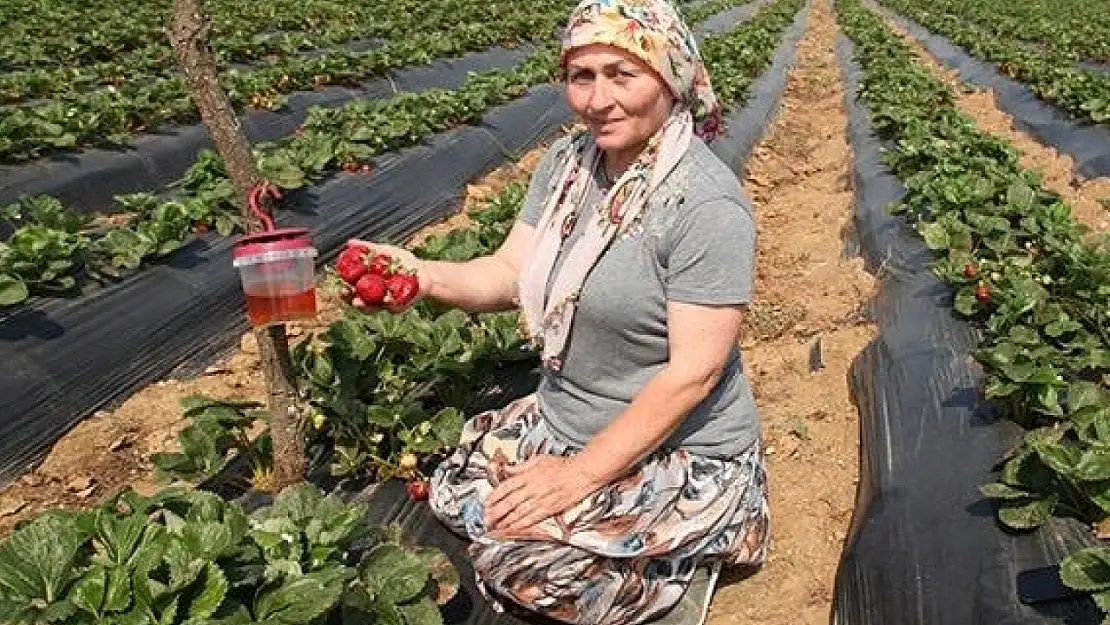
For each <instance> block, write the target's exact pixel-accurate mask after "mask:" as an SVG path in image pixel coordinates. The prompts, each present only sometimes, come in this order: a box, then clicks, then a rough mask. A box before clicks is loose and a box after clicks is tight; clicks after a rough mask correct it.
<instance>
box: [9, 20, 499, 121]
mask: <svg viewBox="0 0 1110 625" xmlns="http://www.w3.org/2000/svg"><path fill="white" fill-rule="evenodd" d="M312 8H313V7H311V6H309V7H306V8H304V9H303V12H302V13H301V15H302V17H303V19H305V21H306V22H307V23H313V24H316V26H314V27H313V28H312V29H311V30H310V31H299V30H295V31H274V32H268V33H258V32H255V31H254V30H253V28H257V26H254V27H253V28H244V26H243V25H241V24H240V25H236V26H235V27H234V28H231V29H229V28H227V26H228V25H227V24H226V23H225V22H223V21H221V20H220V19H219V18H220V16H219V15H216V16H214V26H213V34H212V51H213V54H214V56H215V58H216V62H217V65H218V66H219V67H220V68H221V69H227V68H228V66H229V65H231V64H233V63H247V62H254V61H260V60H263V59H265V60H266V62H267V63H268V64H275V63H277V62H278V61H282V60H295V59H296V58H297V57H298V56H299V55H300V54H301V53H303V52H306V51H310V50H312V51H316V52H314V54H313V56H321V55H328V54H329V51H328V50H326V49H322V48H329V47H337V48H339V49H340V50H339V52H342V49H343V48H356V47H359V46H361V47H373V46H380V45H385V44H387V43H392V44H393V45H392V48H393V49H394V50H395V54H399V53H400V52H401V51H402V50H403V48H398V44H399V43H401V42H400V41H391V38H392V37H394V36H395V35H396V34H397V33H401V32H403V33H405V36H406V37H411V36H413V35H431V34H435V33H440V32H442V33H444V34H445V36H449V37H451V36H454V37H455V38H459V37H458V36H457V35H452V33H454V32H455V31H458V30H459V27H460V25H464V24H469V25H471V28H477V27H478V25H480V24H484V23H488V22H494V21H497V19H500V18H501V17H503V16H512V15H514V14H516V13H519V7H518V6H514V5H508V4H506V3H504V2H500V3H498V2H494V3H473V2H471V3H459V2H448V1H445V0H432V1H431V2H423V3H418V2H415V1H414V0H406V1H404V2H399V3H396V4H391V5H389V6H388V7H382V8H381V9H378V10H374V11H370V10H369V9H368V8H364V7H356V9H357V10H351V11H350V12H348V14H346V15H343V16H337V17H334V18H331V19H325V18H321V17H318V16H316V15H315V14H313V12H312ZM286 10H288V8H286ZM165 20H166V21H165V23H163V24H159V29H161V28H164V27H165V26H167V25H168V24H169V21H168V20H169V15H168V13H167V15H166V16H165ZM278 23H279V24H280V23H281V21H280V20H279V21H278ZM402 24H403V27H402V26H401V25H402ZM221 25H222V26H225V28H221ZM462 38H464V39H465V37H462ZM48 40H49V39H48ZM354 51H355V50H353V49H352V50H350V52H354ZM335 53H336V51H331V54H335ZM176 73H177V67H176V63H175V59H174V55H173V51H172V49H171V48H170V45H169V41H168V39H167V38H166V37H165V35H164V33H163V34H160V37H159V38H158V39H157V40H156V42H153V43H151V44H149V45H146V46H144V47H142V48H139V49H136V50H132V51H130V52H126V53H120V54H116V55H113V56H111V57H109V58H106V59H105V60H102V61H96V62H89V63H74V64H69V65H60V66H57V67H49V68H33V69H24V70H14V71H8V72H5V73H2V74H0V104H11V103H17V102H23V101H26V100H31V99H42V98H54V97H61V96H65V95H72V94H74V93H79V92H87V91H91V90H95V89H105V88H108V87H109V86H110V87H111V88H113V89H120V88H123V87H125V86H144V85H147V86H148V85H150V84H151V83H153V82H154V79H156V78H167V77H170V76H172V75H174V74H176Z"/></svg>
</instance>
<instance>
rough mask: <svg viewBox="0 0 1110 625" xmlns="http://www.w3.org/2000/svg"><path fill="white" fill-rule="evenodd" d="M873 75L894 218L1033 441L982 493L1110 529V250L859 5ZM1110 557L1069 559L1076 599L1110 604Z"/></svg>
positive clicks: (849, 18) (1031, 524) (856, 26)
mask: <svg viewBox="0 0 1110 625" xmlns="http://www.w3.org/2000/svg"><path fill="white" fill-rule="evenodd" d="M837 11H838V15H839V20H840V22H841V24H842V25H843V27H844V30H845V32H846V33H847V34H848V36H849V37H851V38H852V40H853V41H854V42H855V44H856V53H857V58H858V60H859V62H860V64H861V66H862V67H863V69H864V76H863V80H862V83H861V88H860V90H859V93H858V97H859V98H860V99H861V100H862V101H864V102H865V103H866V105H867V106H868V108H869V109H870V111H871V116H872V120H873V125H874V128H875V131H876V132H877V133H878V134H879V135H880V136H881V137H882V138H883V139H885V140H887V141H889V142H890V144H891V146H892V147H891V148H890V149H888V150H887V151H886V153H885V158H886V162H887V164H888V165H889V167H890V169H891V171H892V173H894V175H895V176H897V177H898V178H899V179H901V181H902V183H903V186H904V187H905V189H906V195H905V197H904V198H903V199H902V201H901V202H899V203H898V205H897V206H896V207H895V210H896V211H897V212H900V213H901V214H904V215H905V216H906V217H907V219H908V221H909V222H910V223H911V224H912V225H913V226H914V227H915V228H916V229H917V231H918V232H919V233H920V234H921V236H922V238H923V239H924V241H925V244H926V245H927V246H928V247H929V248H930V249H931V250H933V251H934V253H935V254H936V256H937V261H936V263H935V265H934V269H935V271H936V273H937V274H938V275H939V276H940V277H941V278H942V279H943V280H944V281H946V282H947V283H949V284H950V285H952V287H953V289H954V297H953V307H954V310H955V312H956V314H958V315H960V316H962V317H965V318H967V319H969V320H970V321H972V322H974V323H976V324H977V326H978V327H979V328H980V330H981V335H982V341H981V345H980V346H979V349H978V350H977V351H976V353H975V356H976V359H977V360H978V361H979V362H980V363H981V364H982V366H983V369H984V373H985V379H984V386H983V393H984V395H985V397H986V398H987V399H989V400H991V401H993V402H994V403H996V404H997V405H998V406H999V407H1000V408H1002V409H1003V410H1004V412H1005V414H1006V415H1007V416H1008V417H1010V418H1012V419H1013V420H1015V421H1016V422H1018V423H1019V424H1021V425H1023V426H1025V427H1026V428H1027V432H1026V434H1025V436H1024V438H1023V440H1022V442H1021V444H1020V445H1018V446H1016V447H1015V448H1014V449H1013V450H1012V451H1011V452H1010V453H1008V454H1007V455H1006V456H1005V457H1003V458H1002V459H1001V461H1000V463H999V470H1000V471H999V476H998V481H997V482H995V483H991V484H987V485H984V486H983V487H982V492H983V494H984V495H985V496H987V497H989V498H992V499H994V500H996V501H998V504H999V513H998V515H999V519H1000V521H1001V522H1002V523H1003V524H1005V525H1006V526H1008V527H1011V528H1014V529H1020V530H1028V529H1033V528H1036V527H1038V526H1040V525H1042V524H1043V523H1044V522H1046V521H1047V520H1048V519H1049V518H1051V517H1052V516H1053V515H1054V514H1061V515H1068V516H1073V517H1075V518H1079V519H1083V520H1086V521H1089V522H1091V523H1095V524H1098V525H1099V526H1103V525H1104V524H1105V523H1107V522H1108V520H1110V455H1107V454H1106V453H1105V449H1106V448H1107V446H1108V445H1110V429H1108V428H1107V425H1106V424H1107V423H1110V421H1107V418H1108V417H1110V333H1108V331H1107V328H1110V304H1108V302H1110V246H1108V245H1107V241H1106V239H1105V238H1104V237H1103V238H1090V237H1088V233H1087V231H1086V229H1085V228H1084V227H1082V226H1081V225H1079V224H1077V223H1076V222H1075V221H1074V220H1073V219H1072V217H1071V212H1070V207H1069V206H1068V205H1067V204H1066V203H1065V202H1064V201H1063V200H1062V199H1061V198H1060V197H1058V196H1057V195H1056V194H1054V193H1052V192H1050V191H1048V190H1046V189H1044V188H1043V187H1042V186H1041V184H1040V180H1039V178H1038V176H1037V175H1036V174H1034V173H1032V172H1029V171H1025V170H1023V169H1022V168H1021V166H1020V164H1019V162H1018V157H1017V153H1016V151H1015V150H1014V149H1013V147H1012V146H1010V145H1008V144H1006V143H1005V142H1003V141H1001V140H999V139H997V138H995V137H992V136H990V135H988V134H986V133H983V132H981V131H980V130H978V129H977V128H976V127H975V125H974V123H973V122H972V120H971V119H970V118H968V117H967V116H965V115H963V114H962V113H961V112H960V111H959V110H957V108H956V107H955V105H954V100H953V95H952V93H951V91H950V90H949V89H948V88H947V87H946V86H945V85H944V84H943V83H942V82H941V81H940V80H939V79H938V78H937V77H935V76H933V75H932V74H930V73H929V71H928V70H926V69H925V68H924V67H922V66H921V65H920V64H918V63H917V61H916V58H915V56H914V54H913V52H912V51H911V50H910V49H909V48H908V47H907V45H906V44H905V43H904V42H903V41H902V40H901V39H900V38H899V37H898V36H897V35H895V34H894V33H893V32H891V31H890V29H889V28H887V26H886V25H885V24H884V23H883V20H882V18H880V17H879V16H878V15H876V14H875V13H873V12H872V11H870V10H867V9H866V8H864V7H863V6H861V4H860V3H859V1H858V0H840V1H839V2H838V3H837ZM1108 561H1110V549H1107V548H1105V547H1098V548H1096V549H1094V550H1084V551H1081V552H1079V553H1077V554H1074V555H1073V556H1070V557H1069V558H1067V559H1065V561H1064V562H1063V564H1062V576H1063V579H1064V581H1065V582H1066V583H1068V584H1069V585H1072V586H1073V587H1074V588H1077V589H1080V590H1084V591H1089V592H1097V593H1100V594H1098V595H1096V600H1097V601H1098V602H1099V603H1100V605H1102V606H1104V607H1110V602H1108V601H1107V599H1108V598H1110V594H1106V590H1107V589H1108V588H1110V586H1107V585H1105V584H1104V583H1103V582H1102V580H1106V579H1110V566H1108V565H1107V564H1106V563H1107V562H1108Z"/></svg>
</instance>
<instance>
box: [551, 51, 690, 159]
mask: <svg viewBox="0 0 1110 625" xmlns="http://www.w3.org/2000/svg"><path fill="white" fill-rule="evenodd" d="M567 99H568V100H569V101H570V107H571V109H572V110H573V111H574V112H575V113H577V114H578V116H579V117H580V118H581V119H582V121H583V122H584V123H585V124H586V126H587V127H588V128H589V130H590V132H591V133H592V134H593V136H594V140H595V142H596V143H597V146H598V147H599V148H601V149H602V150H604V151H605V152H606V153H608V154H609V155H610V156H618V157H620V156H625V157H627V156H631V157H633V158H634V157H635V155H637V154H639V153H640V150H642V149H643V147H644V145H645V144H646V143H647V141H648V139H650V138H651V136H652V135H654V134H655V132H656V131H657V130H659V129H660V128H661V127H662V126H663V123H664V122H666V121H667V117H668V116H670V113H671V107H672V106H674V96H672V95H671V92H670V90H669V89H668V88H667V85H666V84H665V83H664V82H663V80H662V79H660V78H659V77H658V75H656V73H655V72H654V71H652V70H651V68H649V67H648V66H647V64H645V63H644V62H643V61H641V60H640V59H638V58H636V57H635V56H633V55H631V54H629V53H627V52H625V51H624V50H621V49H620V48H615V47H613V46H608V45H602V44H596V45H590V46H584V47H581V48H576V49H574V50H571V51H570V53H569V54H568V55H567Z"/></svg>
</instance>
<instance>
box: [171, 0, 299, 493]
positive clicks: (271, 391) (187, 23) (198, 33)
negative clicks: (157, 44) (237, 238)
mask: <svg viewBox="0 0 1110 625" xmlns="http://www.w3.org/2000/svg"><path fill="white" fill-rule="evenodd" d="M202 2H203V0H174V16H173V25H172V28H171V30H170V31H169V33H168V34H169V38H170V43H171V44H172V45H173V49H174V53H175V54H176V56H177V62H178V65H179V66H180V68H181V70H182V72H183V73H184V74H185V79H186V81H187V83H188V85H189V90H190V92H191V93H192V96H193V99H194V100H195V102H196V104H197V107H198V108H199V109H200V117H201V120H202V121H203V122H204V125H205V126H207V127H208V132H209V133H211V135H212V140H213V141H214V142H215V144H216V149H217V150H218V151H219V153H220V156H221V157H223V160H224V163H225V165H226V167H227V173H228V176H229V177H230V178H231V184H232V186H233V187H234V188H235V191H236V192H237V193H238V195H239V198H240V200H241V201H242V202H243V204H242V210H243V217H244V218H245V222H246V223H247V224H248V225H247V228H248V231H254V230H257V229H258V228H259V227H260V224H259V222H258V219H257V217H255V215H254V214H253V213H252V212H251V211H250V209H249V207H248V205H247V195H248V193H249V192H250V190H251V189H252V188H253V187H254V186H255V185H256V184H258V183H259V182H261V181H262V176H261V175H260V174H259V173H258V168H257V167H256V166H255V162H254V156H253V155H252V153H251V146H250V142H249V141H247V137H246V135H245V134H244V133H243V128H242V126H240V124H239V118H238V116H236V114H235V109H234V108H233V107H232V105H231V101H230V100H228V98H227V94H225V93H224V91H223V89H222V88H221V87H220V82H219V73H218V72H217V70H216V63H215V60H214V59H213V57H212V53H211V50H210V49H209V47H208V29H209V25H208V20H207V18H206V17H205V15H204V10H203V6H202ZM254 335H255V338H256V339H257V340H258V351H259V355H260V357H261V360H262V370H263V372H264V373H265V376H266V392H267V406H268V408H269V411H270V433H271V436H273V441H274V488H275V489H281V488H283V487H285V486H288V485H290V484H295V483H297V482H299V481H301V480H303V479H304V475H305V457H304V445H303V443H302V440H303V439H302V434H301V415H300V411H299V409H298V406H297V378H296V376H295V374H294V371H293V362H292V359H291V358H290V355H289V343H288V340H287V339H286V336H285V326H284V325H278V326H270V327H266V328H256V329H255V331H254Z"/></svg>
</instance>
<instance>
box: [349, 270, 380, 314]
mask: <svg viewBox="0 0 1110 625" xmlns="http://www.w3.org/2000/svg"><path fill="white" fill-rule="evenodd" d="M387 290H388V288H387V282H386V279H385V278H383V277H381V276H379V275H377V274H373V273H368V274H366V275H364V276H362V277H361V278H359V279H358V282H356V283H355V295H357V296H358V298H359V299H360V300H362V302H363V303H364V304H367V305H369V306H380V305H381V303H382V302H383V301H385V294H386V292H387Z"/></svg>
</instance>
